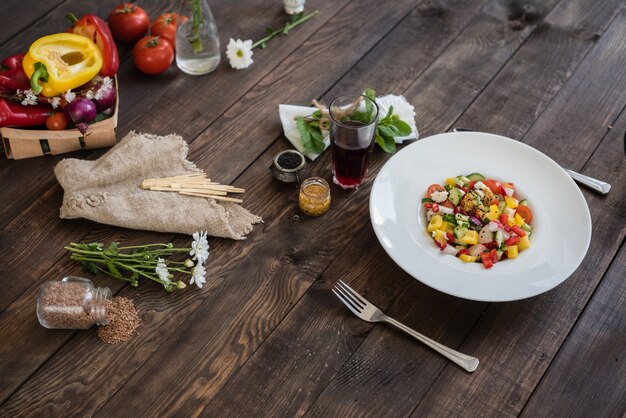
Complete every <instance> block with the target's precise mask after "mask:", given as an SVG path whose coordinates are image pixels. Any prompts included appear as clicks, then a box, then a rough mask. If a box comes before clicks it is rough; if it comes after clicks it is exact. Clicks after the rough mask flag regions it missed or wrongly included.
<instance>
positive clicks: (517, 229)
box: [511, 225, 526, 237]
mask: <svg viewBox="0 0 626 418" xmlns="http://www.w3.org/2000/svg"><path fill="white" fill-rule="evenodd" d="M511 229H512V230H513V232H515V233H516V234H517V235H518V236H520V237H525V236H526V231H524V230H523V229H522V228H520V227H519V226H517V225H513V226H512V227H511Z"/></svg>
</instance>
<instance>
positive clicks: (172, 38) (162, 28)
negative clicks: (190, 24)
mask: <svg viewBox="0 0 626 418" xmlns="http://www.w3.org/2000/svg"><path fill="white" fill-rule="evenodd" d="M188 20H189V18H188V17H187V16H180V15H179V14H177V13H164V14H162V15H161V16H159V17H157V18H156V20H155V21H154V23H152V26H151V27H150V34H151V35H155V36H160V37H162V38H165V39H167V41H168V42H169V43H170V44H172V48H176V25H177V24H178V23H179V22H180V23H185V22H186V21H188Z"/></svg>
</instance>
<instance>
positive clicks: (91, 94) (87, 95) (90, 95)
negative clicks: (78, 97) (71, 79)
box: [85, 90, 96, 100]
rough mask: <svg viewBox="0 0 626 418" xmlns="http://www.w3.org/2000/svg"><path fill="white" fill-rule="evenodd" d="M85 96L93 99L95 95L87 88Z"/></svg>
mask: <svg viewBox="0 0 626 418" xmlns="http://www.w3.org/2000/svg"><path fill="white" fill-rule="evenodd" d="M85 97H86V98H87V99H89V100H93V99H94V98H95V97H96V95H95V94H94V93H93V90H87V93H85Z"/></svg>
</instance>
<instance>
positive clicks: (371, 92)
mask: <svg viewBox="0 0 626 418" xmlns="http://www.w3.org/2000/svg"><path fill="white" fill-rule="evenodd" d="M364 94H365V97H369V98H370V99H372V100H376V91H375V90H374V89H373V88H371V87H368V88H366V89H365V93H364Z"/></svg>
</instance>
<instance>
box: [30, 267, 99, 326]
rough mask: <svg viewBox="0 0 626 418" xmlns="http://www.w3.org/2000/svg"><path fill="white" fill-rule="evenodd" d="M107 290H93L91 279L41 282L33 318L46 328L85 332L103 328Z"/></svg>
mask: <svg viewBox="0 0 626 418" xmlns="http://www.w3.org/2000/svg"><path fill="white" fill-rule="evenodd" d="M110 299H111V289H109V288H107V287H94V285H93V283H92V282H91V280H88V279H84V278H82V277H73V276H70V277H65V278H64V279H62V280H60V281H49V282H45V283H44V284H43V285H42V286H41V289H40V290H39V295H38V296H37V319H39V323H40V324H41V325H43V326H44V327H46V328H60V329H87V328H90V327H91V326H92V325H94V324H95V325H106V324H107V323H108V321H107V319H106V313H107V302H108V301H109V300H110Z"/></svg>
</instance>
